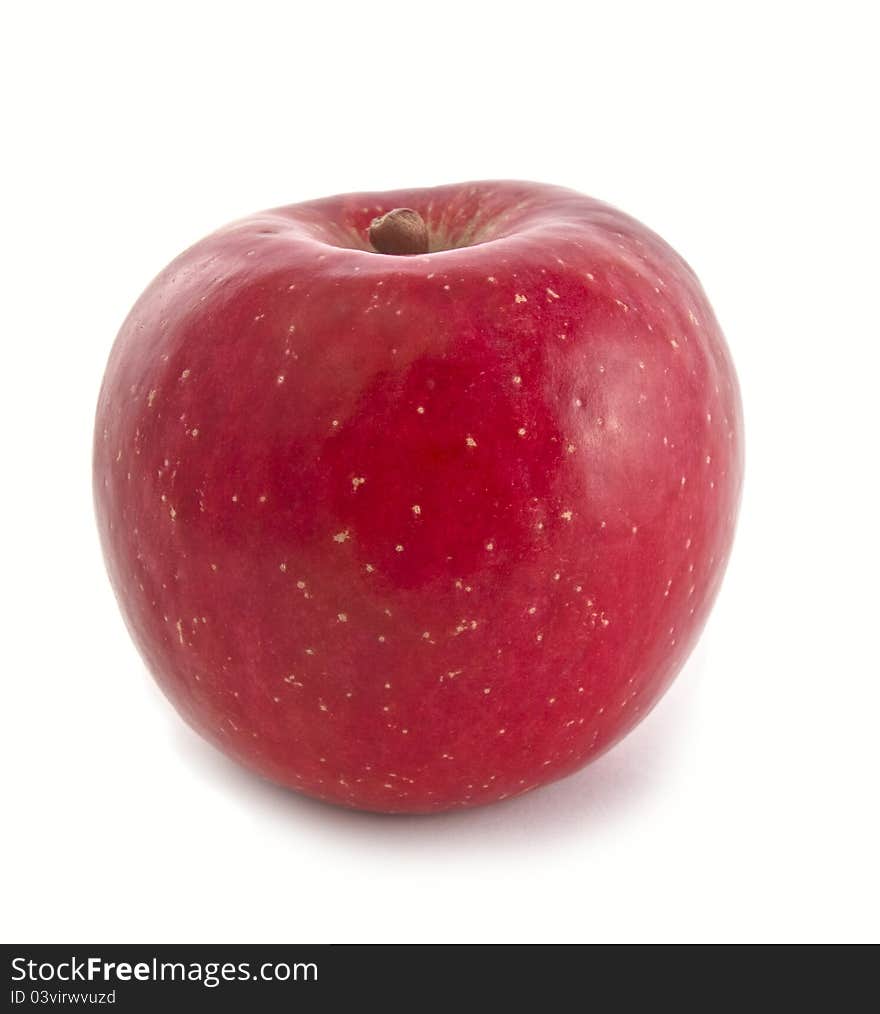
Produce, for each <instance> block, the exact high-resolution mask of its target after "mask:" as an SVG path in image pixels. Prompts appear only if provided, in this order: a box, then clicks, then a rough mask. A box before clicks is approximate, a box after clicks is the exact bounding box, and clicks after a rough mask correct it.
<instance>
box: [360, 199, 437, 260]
mask: <svg viewBox="0 0 880 1014" xmlns="http://www.w3.org/2000/svg"><path fill="white" fill-rule="evenodd" d="M370 242H371V243H372V244H373V249H374V250H375V251H376V253H380V254H396V255H397V256H404V257H406V256H411V255H412V254H425V253H427V252H428V227H427V225H425V220H424V219H423V218H422V216H421V215H420V214H419V213H418V212H417V211H413V209H412V208H395V209H394V210H393V211H389V212H388V213H387V214H385V215H381V216H380V217H379V218H374V219H373V221H372V222H371V223H370Z"/></svg>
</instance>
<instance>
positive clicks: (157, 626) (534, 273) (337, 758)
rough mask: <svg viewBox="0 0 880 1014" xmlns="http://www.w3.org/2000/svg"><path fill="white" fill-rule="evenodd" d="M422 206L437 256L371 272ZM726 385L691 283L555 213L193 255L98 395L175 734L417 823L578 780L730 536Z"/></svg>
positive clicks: (303, 229) (548, 198) (102, 448)
mask: <svg viewBox="0 0 880 1014" xmlns="http://www.w3.org/2000/svg"><path fill="white" fill-rule="evenodd" d="M396 207H407V208H414V209H416V210H417V211H419V212H420V213H421V214H422V216H423V217H424V219H425V220H426V222H427V224H428V227H429V231H430V235H431V252H430V253H428V254H425V255H417V256H410V257H403V256H389V255H383V254H378V253H375V252H373V251H372V250H371V249H370V247H369V244H368V241H367V238H366V236H367V229H368V227H369V224H370V221H371V219H373V218H374V217H375V216H378V215H382V214H384V213H385V212H387V211H389V210H391V209H393V208H396ZM742 455H743V450H742V417H741V406H740V397H739V391H738V385H737V380H736V376H735V372H734V368H733V364H732V362H731V359H730V355H729V352H728V349H727V346H726V343H725V341H724V338H723V335H722V333H721V330H720V328H719V326H718V323H717V321H716V319H715V316H714V314H713V312H712V309H711V307H710V306H709V303H708V302H707V299H706V296H705V295H704V293H703V290H702V288H701V287H700V284H699V282H698V281H697V279H696V277H695V275H694V274H693V272H692V271H691V269H690V268H689V267H688V265H687V264H686V263H685V262H684V261H683V260H682V259H681V257H679V256H678V255H677V254H676V253H675V252H674V251H673V250H672V249H671V248H670V247H669V246H668V245H667V244H666V243H665V242H663V241H662V240H661V239H660V238H659V237H658V236H656V235H655V234H654V233H652V232H651V231H650V230H648V229H647V228H645V227H644V226H643V225H641V224H640V223H639V222H637V221H635V220H634V219H632V218H630V217H628V216H627V215H624V214H622V213H621V212H619V211H617V210H615V209H613V208H611V207H609V206H607V205H605V204H603V203H600V202H598V201H595V200H593V199H591V198H588V197H585V196H583V195H581V194H578V193H575V192H573V191H570V190H566V189H562V188H558V187H551V186H545V185H539V184H534V183H523V182H512V181H502V182H495V181H491V182H478V183H466V184H460V185H455V186H447V187H438V188H433V189H427V190H404V191H398V192H389V193H370V194H355V195H347V196H340V197H333V198H329V199H326V200H318V201H311V202H308V203H304V204H299V205H293V206H291V207H286V208H279V209H275V210H272V211H267V212H264V213H261V214H257V215H254V216H253V217H250V218H247V219H244V220H242V221H239V222H236V223H234V224H232V225H229V226H227V227H226V228H223V229H221V230H220V231H218V232H216V233H214V234H213V235H211V236H209V237H207V238H206V239H204V240H202V241H201V242H200V243H197V244H196V245H195V246H193V247H191V248H190V249H189V250H187V251H186V252H185V253H183V254H182V255H181V256H180V257H178V258H177V259H176V260H175V261H174V262H173V263H172V264H170V265H169V266H168V267H167V268H166V269H165V270H164V271H163V272H162V273H161V274H160V275H159V276H158V277H157V278H156V279H155V281H153V283H152V284H151V285H150V286H149V288H148V289H147V290H146V292H145V293H144V294H143V295H142V296H141V298H140V299H139V300H138V302H137V304H136V305H135V306H134V308H133V309H132V311H131V313H130V315H129V316H128V318H127V319H126V321H125V323H124V324H123V326H122V329H121V331H120V333H119V336H118V337H117V339H116V343H115V345H114V347H113V350H112V353H111V355H110V360H109V364H108V366H107V371H106V375H105V377H104V382H103V386H102V388H101V392H100V398H99V404H98V411H97V420H96V430H95V443H94V492H95V501H96V509H97V519H98V526H99V529H100V535H101V539H102V544H103V549H104V554H105V557H106V562H107V567H108V569H109V574H110V578H111V581H112V584H113V587H114V590H115V592H116V595H117V597H118V600H119V603H120V606H121V609H122V613H123V615H124V617H125V620H126V622H127V625H128V628H129V630H130V632H131V635H132V637H133V639H134V641H135V643H136V645H137V647H138V649H139V650H140V652H141V654H142V655H143V657H144V659H145V661H146V663H147V665H148V667H149V668H150V670H151V671H152V673H153V675H154V676H155V678H156V680H157V681H158V683H159V685H160V687H161V688H162V690H163V691H164V693H165V694H166V695H167V696H168V698H169V699H170V700H171V702H172V703H173V704H174V706H175V707H176V708H177V710H178V711H179V712H180V714H181V715H182V716H183V717H184V719H185V720H186V721H187V722H188V723H189V724H190V725H191V726H192V727H193V728H194V729H196V730H197V731H198V732H199V733H200V734H201V735H202V736H204V737H205V738H206V739H207V740H209V741H210V742H211V743H213V744H214V745H216V746H217V747H219V748H220V749H221V750H222V751H224V752H225V753H226V754H228V755H229V756H231V757H233V758H235V759H236V760H237V761H239V762H241V763H242V764H244V765H246V766H247V767H249V768H251V769H253V770H254V771H256V772H259V773H260V774H261V775H263V776H265V777H266V778H268V779H271V780H273V781H275V782H277V783H280V784H282V785H285V786H289V787H290V788H292V789H296V790H298V791H300V792H303V793H305V794H307V795H309V796H313V797H317V798H319V799H323V800H327V801H331V802H334V803H338V804H341V805H344V806H349V807H355V808H360V809H366V810H373V811H381V812H388V813H403V812H408V813H427V812H435V811H441V810H446V809H450V808H453V807H468V806H476V805H480V804H484V803H489V802H493V801H496V800H500V799H504V798H507V797H511V796H516V795H518V794H521V793H523V792H527V791H529V790H530V789H533V788H535V787H537V786H539V785H542V784H544V783H546V782H550V781H552V780H554V779H557V778H560V777H561V776H563V775H566V774H569V773H571V772H573V771H575V770H577V769H578V768H580V767H582V766H583V765H584V764H585V763H587V762H588V761H590V760H592V759H594V758H596V757H598V756H599V755H600V754H601V753H602V752H603V751H605V750H607V749H608V748H609V747H610V746H612V745H613V744H614V743H615V742H616V741H618V740H619V739H620V738H621V737H622V736H623V735H624V734H625V733H626V732H627V731H628V730H629V729H631V728H632V727H633V726H634V725H635V724H636V723H637V722H638V721H639V720H640V719H642V718H643V717H644V716H645V715H646V714H647V713H648V712H649V711H650V710H651V708H652V707H653V706H654V704H655V703H656V702H657V700H658V699H659V698H660V696H661V695H662V694H663V692H664V691H665V690H666V688H667V687H668V686H669V684H670V682H671V681H672V679H673V678H674V676H675V674H676V673H677V672H678V670H679V669H680V667H681V666H682V664H683V662H684V661H685V659H686V658H687V656H688V653H689V652H690V650H691V648H692V647H693V645H694V643H695V640H696V638H697V636H698V634H699V632H700V629H701V628H702V626H703V623H704V621H705V619H706V617H707V614H708V612H709V609H710V608H711V605H712V602H713V600H714V598H715V595H716V592H717V590H718V586H719V582H720V580H721V577H722V574H723V571H724V568H725V565H726V561H727V558H728V554H729V551H730V547H731V541H732V538H733V532H734V525H735V519H736V514H737V508H738V502H739V495H740V486H741V480H742V469H743V457H742Z"/></svg>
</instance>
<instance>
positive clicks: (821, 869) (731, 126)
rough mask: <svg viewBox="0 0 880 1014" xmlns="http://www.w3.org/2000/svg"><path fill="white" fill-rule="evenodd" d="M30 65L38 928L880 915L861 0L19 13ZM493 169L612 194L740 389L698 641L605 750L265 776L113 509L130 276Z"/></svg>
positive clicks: (447, 927) (16, 118)
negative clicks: (111, 409) (710, 332)
mask: <svg viewBox="0 0 880 1014" xmlns="http://www.w3.org/2000/svg"><path fill="white" fill-rule="evenodd" d="M16 6H17V10H16V12H15V13H14V14H12V16H11V18H10V15H9V14H8V13H7V17H6V24H5V25H4V28H3V32H2V35H3V41H2V43H0V45H2V49H3V52H2V54H0V55H2V60H0V73H2V76H3V81H2V95H3V101H4V104H5V106H6V109H5V113H4V121H5V126H4V128H3V129H4V131H5V140H6V152H5V155H4V156H3V161H2V167H0V172H2V174H3V176H4V178H5V181H4V186H3V188H2V200H3V205H4V207H3V212H2V222H3V235H2V239H0V259H2V290H3V291H2V300H3V309H2V325H3V334H2V367H3V388H4V390H3V396H2V399H0V411H2V434H3V457H2V465H3V467H2V477H3V478H2V481H3V489H2V497H0V511H2V514H3V523H2V526H0V531H2V537H3V555H2V564H3V566H2V589H3V596H4V599H5V601H4V604H3V607H2V616H3V627H4V633H3V663H2V668H3V676H2V708H3V735H2V749H3V752H4V760H3V775H4V780H5V783H6V784H5V788H4V805H3V814H4V821H5V825H6V830H5V832H4V836H3V840H2V849H3V852H4V853H5V861H4V862H3V864H2V865H3V868H4V878H5V880H6V884H5V887H4V890H3V898H4V900H3V904H2V915H0V919H2V934H3V937H4V938H5V939H6V940H8V941H17V942H21V941H24V940H27V941H32V942H39V941H48V940H62V939H65V940H70V941H74V942H90V941H91V942H93V941H95V940H97V939H100V940H101V941H108V942H110V941H120V942H122V941H158V942H188V941H202V942H207V941H229V942H238V941H260V942H289V941H334V942H335V941H401V940H410V941H454V940H463V941H524V942H525V941H570V942H586V941H598V940H609V941H677V940H693V941H722V940H740V941H831V940H841V941H842V940H848V941H855V940H863V941H864V940H875V941H876V940H877V939H878V915H877V913H878V903H880V897H878V877H877V868H878V867H877V855H878V851H880V840H878V838H880V836H878V815H877V809H878V808H877V775H878V720H880V666H878V657H877V637H876V630H877V624H878V606H880V601H878V598H880V597H878V592H877V580H876V575H877V569H878V564H880V559H878V537H877V530H878V517H880V510H878V495H877V489H878V451H877V437H878V423H877V406H878V402H880V375H878V373H880V327H878V315H880V311H878V291H880V257H878V245H877V235H878V226H880V218H878V201H877V185H878V184H877V181H878V179H880V166H878V160H877V158H876V151H875V150H874V148H873V144H874V143H875V141H876V134H877V121H876V98H877V89H878V78H877V73H876V47H875V42H874V41H873V40H875V39H876V35H875V33H874V32H873V31H872V28H871V25H870V24H869V23H868V18H869V15H870V13H871V11H872V6H873V5H871V4H868V3H846V2H838V3H835V4H827V5H826V4H822V5H819V4H813V3H809V2H805V3H791V4H786V3H773V2H762V3H760V4H749V3H739V4H735V5H731V4H726V5H725V4H716V3H705V2H701V3H693V4H683V3H674V2H673V3H663V4H654V3H650V4H649V3H644V4H635V3H626V2H620V3H614V4H609V3H595V4H594V3H586V2H584V3H573V2H570V0H569V2H553V0H541V2H540V3H534V4H525V3H517V2H516V0H508V2H507V3H479V2H476V0H471V2H467V3H457V2H442V3H437V4H419V3H412V2H408V3H392V2H388V0H375V2H372V3H357V4H355V3H352V4H341V3H334V2H325V3H315V4H311V3H309V4H301V5H298V4H296V3H293V2H286V3H277V4H265V3H258V2H253V0H249V2H248V3H246V4H241V3H235V4H225V3H206V4H199V3H173V4H164V3H151V4H143V5H141V4H138V5H134V4H130V3H113V4H109V3H108V4H97V3H88V2H78V3H75V4H71V3H56V4H47V3H31V4H21V5H16ZM486 177H518V178H526V179H537V180H543V181H546V182H552V183H559V184H565V185H569V186H572V187H575V188H577V189H580V190H583V191H585V192H587V193H590V194H592V195H593V196H596V197H600V198H602V199H604V200H607V201H610V202H611V203H614V204H617V205H619V206H620V207H622V208H623V209H624V210H626V211H629V212H630V213H631V214H634V215H636V217H638V218H641V219H642V220H643V221H645V222H646V223H647V224H648V225H650V226H651V227H653V228H654V229H656V230H657V231H658V232H660V233H661V234H662V235H664V236H665V238H666V239H668V240H669V241H670V242H671V243H672V244H673V245H674V246H675V247H677V248H678V249H679V251H680V252H682V253H683V254H684V256H685V257H686V258H687V259H688V260H689V261H690V262H691V263H692V264H693V265H694V267H695V268H696V270H697V272H698V273H699V275H700V277H701V279H702V281H703V283H704V286H705V287H706V289H707V291H708V293H709V296H710V298H711V299H712V300H713V303H714V305H715V309H716V311H717V313H718V316H719V318H720V319H721V321H722V323H723V325H724V327H725V330H726V332H727V335H728V339H729V341H730V344H731V347H732V350H733V353H734V358H735V361H736V363H737V366H738V369H739V373H740V379H741V382H742V387H743V395H744V401H745V412H746V420H747V470H746V487H745V496H744V502H743V511H742V516H741V524H740V529H739V534H738V540H737V544H736V547H735V552H734V556H733V559H732V562H731V566H730V570H729V572H728V576H727V579H726V583H725V587H724V589H723V592H722V594H721V596H720V598H719V600H718V603H717V606H716V609H715V612H714V614H713V617H712V619H711V621H710V624H709V626H708V628H707V630H706V632H705V635H704V637H703V639H702V641H701V644H700V646H699V648H698V649H697V651H696V653H695V655H694V656H693V658H692V659H691V661H690V663H689V664H688V666H687V667H686V669H685V670H684V672H683V673H682V675H681V676H680V678H679V680H678V682H677V683H676V685H675V686H674V688H673V689H672V690H671V692H670V693H669V694H668V696H667V698H666V699H665V700H664V701H663V702H662V703H661V705H660V706H659V707H658V708H657V709H656V711H655V712H654V713H653V714H652V715H651V716H650V718H649V719H648V720H646V721H645V722H644V723H643V725H642V726H641V727H639V729H638V730H636V731H635V732H634V733H633V734H632V735H631V736H630V737H629V738H628V739H627V740H626V741H625V742H624V743H623V744H622V745H620V746H619V747H618V748H617V749H615V750H614V751H613V752H612V753H611V754H609V755H607V756H606V757H605V758H604V759H602V760H601V761H599V762H598V763H596V764H595V765H594V766H593V767H591V768H588V769H586V770H585V771H583V772H581V773H580V774H578V775H576V776H574V777H572V778H570V779H568V780H567V781H564V782H562V783H558V784H556V785H553V786H551V787H549V788H546V789H544V790H542V791H539V792H536V793H534V794H531V795H529V796H527V797H525V798H522V799H520V800H517V801H513V802H510V803H506V804H502V805H498V806H495V807H493V808H488V809H486V810H484V811H472V812H469V813H462V814H457V815H454V816H441V817H433V818H412V819H394V818H381V817H373V816H365V815H358V814H354V813H347V812H343V811H340V810H335V809H332V808H329V807H325V806H321V805H317V804H314V803H311V802H308V801H306V800H303V799H301V798H297V797H295V796H293V795H291V794H288V793H285V792H283V791H280V790H277V789H275V788H273V787H271V786H269V785H266V784H263V783H261V782H259V781H257V780H255V779H254V778H252V777H251V776H249V775H247V774H245V773H243V772H242V771H240V770H238V769H237V768H235V767H234V766H233V765H232V764H231V763H230V762H228V761H226V760H225V759H224V758H223V757H222V756H220V755H219V754H216V753H215V752H214V751H213V750H212V749H211V748H209V747H208V746H206V745H204V744H203V743H202V742H201V741H200V740H199V739H197V738H196V737H195V735H194V734H192V733H191V732H190V731H189V730H188V729H187V728H185V727H184V726H183V725H182V723H181V722H180V721H179V720H178V719H177V717H176V716H175V714H174V713H173V712H172V710H171V708H170V707H169V706H168V705H167V704H166V703H165V701H164V699H162V698H161V696H160V695H159V693H158V691H157V690H156V689H155V688H154V687H153V685H152V683H151V681H150V680H149V678H148V676H147V675H146V673H145V670H144V668H143V666H142V664H141V662H140V660H139V658H138V656H137V654H136V652H135V650H134V648H133V647H132V645H131V643H130V641H129V640H128V637H127V635H126V633H125V630H124V628H123V624H122V621H121V619H120V617H119V615H118V612H117V609H116V605H115V602H114V600H113V597H112V594H111V592H110V588H109V585H108V582H107V580H106V577H105V574H104V570H103V563H102V561H101V558H100V553H99V549H98V544H97V538H96V535H95V529H94V523H93V518H92V507H91V492H90V441H91V426H92V415H93V410H94V404H95V399H96V396H97V390H98V385H99V382H100V377H101V374H102V371H103V367H104V362H105V359H106V356H107V353H108V351H109V348H110V344H111V342H112V339H113V337H114V334H115V332H116V330H117V328H118V326H119V324H120V323H121V321H122V319H123V317H124V315H125V313H126V312H127V310H128V309H129V307H130V305H131V303H132V302H133V301H134V299H135V298H136V296H137V295H138V294H139V292H140V290H141V289H142V288H143V287H144V286H145V285H146V283H147V282H148V281H149V280H150V279H151V278H152V277H153V275H154V274H155V273H156V272H157V271H158V270H159V268H161V267H162V266H163V265H164V264H165V263H166V262H167V261H168V260H170V259H171V257H173V256H174V255H175V254H176V253H178V252H179V250H181V249H182V248H183V247H185V246H187V245H188V244H190V243H191V242H193V241H194V240H196V239H198V238H199V237H200V236H202V235H203V234H204V233H206V232H208V231H211V230H212V229H214V228H215V227H217V226H219V225H221V224H223V223H224V222H226V221H227V220H229V219H232V218H236V217H239V216H241V215H244V214H247V213H248V212H251V211H256V210H258V209H260V208H263V207H271V206H274V205H278V204H282V203H292V202H295V201H298V200H303V199H307V198H311V197H319V196H324V195H327V194H332V193H337V192H342V191H349V190H359V189H371V188H375V189H385V188H391V187H397V186H409V185H430V184H434V183H446V182H452V181H456V180H466V179H473V178H486Z"/></svg>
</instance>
